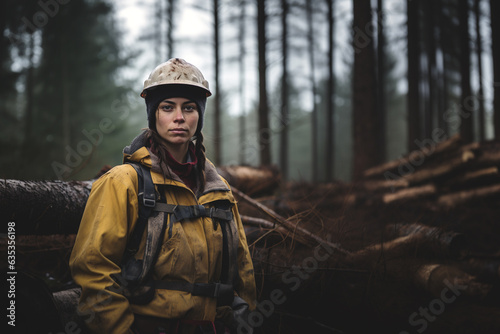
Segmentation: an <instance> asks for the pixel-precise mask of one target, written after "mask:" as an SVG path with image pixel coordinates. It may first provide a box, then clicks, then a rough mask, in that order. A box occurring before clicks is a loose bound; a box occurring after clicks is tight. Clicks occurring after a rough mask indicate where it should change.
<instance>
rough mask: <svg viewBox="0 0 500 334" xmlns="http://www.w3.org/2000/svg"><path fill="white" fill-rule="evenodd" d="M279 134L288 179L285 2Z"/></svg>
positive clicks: (284, 7)
mask: <svg viewBox="0 0 500 334" xmlns="http://www.w3.org/2000/svg"><path fill="white" fill-rule="evenodd" d="M281 10H282V13H281V29H282V33H281V55H282V75H281V133H280V167H281V172H282V173H283V177H284V178H285V179H286V178H287V177H288V94H289V93H288V23H287V18H288V12H289V6H288V1H287V0H281Z"/></svg>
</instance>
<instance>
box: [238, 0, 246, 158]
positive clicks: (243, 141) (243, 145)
mask: <svg viewBox="0 0 500 334" xmlns="http://www.w3.org/2000/svg"><path fill="white" fill-rule="evenodd" d="M240 10H241V11H240V25H239V36H238V37H239V38H238V39H239V40H238V43H239V47H240V54H239V58H238V66H239V73H240V78H239V80H240V82H239V90H240V119H239V120H240V122H239V128H240V129H239V130H240V131H239V132H240V150H239V152H238V154H239V161H240V164H241V165H245V164H246V157H245V156H246V154H245V153H246V140H247V138H246V125H245V114H246V112H245V109H246V108H245V87H246V83H245V82H246V81H245V79H246V78H245V56H246V47H245V36H246V29H245V27H246V22H245V20H246V1H245V0H243V1H242V2H241V4H240Z"/></svg>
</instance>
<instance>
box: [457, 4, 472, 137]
mask: <svg viewBox="0 0 500 334" xmlns="http://www.w3.org/2000/svg"><path fill="white" fill-rule="evenodd" d="M459 15H460V74H461V79H460V87H461V92H462V93H461V100H462V113H461V118H460V120H461V123H460V134H461V136H462V139H463V140H464V141H465V142H466V143H469V142H472V141H473V140H474V133H473V118H474V116H473V112H474V109H475V107H474V106H473V105H471V104H470V103H471V101H473V100H472V99H471V96H472V89H471V84H470V45H469V41H470V37H469V4H468V0H460V2H459Z"/></svg>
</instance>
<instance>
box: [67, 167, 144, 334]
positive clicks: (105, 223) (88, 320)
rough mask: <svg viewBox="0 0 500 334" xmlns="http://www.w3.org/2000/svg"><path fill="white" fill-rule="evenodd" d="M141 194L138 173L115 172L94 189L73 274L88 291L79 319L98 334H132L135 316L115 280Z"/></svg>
mask: <svg viewBox="0 0 500 334" xmlns="http://www.w3.org/2000/svg"><path fill="white" fill-rule="evenodd" d="M134 174H135V175H134ZM136 189H137V174H136V173H135V171H134V170H133V168H132V167H130V166H125V167H124V166H119V167H115V168H114V169H112V170H111V171H109V172H108V173H107V174H105V175H103V176H102V177H101V178H100V179H99V180H97V181H96V182H95V183H94V185H93V186H92V190H91V192H90V196H89V199H88V201H87V205H86V207H85V211H84V214H83V217H82V221H81V223H80V227H79V231H78V235H77V237H76V241H75V245H74V247H73V251H72V253H71V257H70V269H71V274H72V276H73V279H74V281H75V282H76V283H77V284H78V285H80V286H81V288H82V294H81V296H80V301H79V305H78V314H79V316H80V317H81V318H82V320H83V321H84V322H85V324H86V325H87V327H88V329H89V330H90V332H92V333H108V334H111V333H120V334H121V333H127V332H129V333H131V331H130V326H131V325H132V323H133V321H134V316H133V313H132V312H131V310H130V308H129V302H128V300H127V299H126V298H125V297H124V296H123V294H122V293H121V291H120V286H119V285H118V284H117V283H116V282H115V281H114V280H113V278H112V275H113V274H119V273H120V272H121V269H120V266H119V264H120V263H121V260H122V256H123V252H124V250H125V247H126V243H127V236H128V234H129V231H130V230H131V228H132V227H133V224H134V223H135V218H136V217H137V192H136Z"/></svg>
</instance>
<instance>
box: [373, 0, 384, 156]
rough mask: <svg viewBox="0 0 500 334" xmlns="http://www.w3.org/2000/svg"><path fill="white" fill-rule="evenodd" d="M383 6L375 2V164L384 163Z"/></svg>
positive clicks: (380, 1) (381, 2)
mask: <svg viewBox="0 0 500 334" xmlns="http://www.w3.org/2000/svg"><path fill="white" fill-rule="evenodd" d="M384 13H385V12H384V5H383V0H377V23H378V26H377V75H378V80H377V102H378V105H377V114H378V115H377V127H378V136H377V139H376V141H377V146H378V148H379V156H378V159H377V163H382V162H384V161H386V160H385V159H386V155H387V153H386V151H387V150H386V143H385V142H386V124H385V121H386V119H385V118H386V110H385V100H386V99H385V81H386V80H385V70H386V68H385V63H386V60H385V44H386V41H385V31H384V26H385V22H384Z"/></svg>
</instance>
